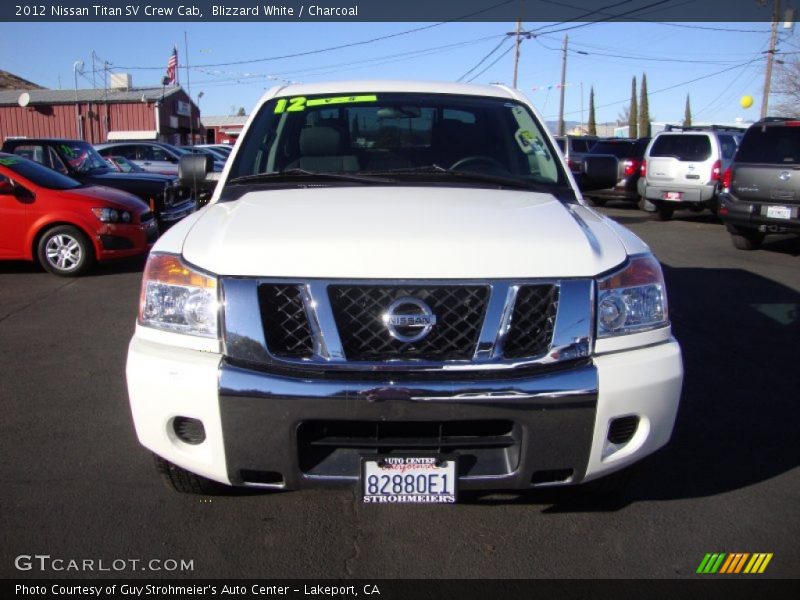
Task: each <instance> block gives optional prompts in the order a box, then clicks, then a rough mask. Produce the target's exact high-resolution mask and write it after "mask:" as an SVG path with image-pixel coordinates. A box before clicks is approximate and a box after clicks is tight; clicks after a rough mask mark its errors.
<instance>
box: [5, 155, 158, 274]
mask: <svg viewBox="0 0 800 600" xmlns="http://www.w3.org/2000/svg"><path fill="white" fill-rule="evenodd" d="M157 237H158V228H157V227H156V221H155V218H154V217H153V213H152V212H151V211H150V208H149V207H148V206H147V205H146V204H145V203H144V202H142V201H141V200H140V199H139V198H137V197H136V196H134V195H133V194H128V193H127V192H123V191H120V190H115V189H112V188H108V187H103V186H95V185H90V186H87V185H82V184H81V183H80V182H78V181H76V180H74V179H71V178H70V177H67V176H66V175H62V174H60V173H58V172H56V171H53V170H52V169H48V168H47V167H44V166H42V165H40V164H39V163H36V162H34V161H31V160H27V159H25V158H22V157H21V156H17V155H14V154H6V153H0V258H2V259H12V260H32V261H38V262H39V264H41V265H42V267H44V268H45V269H47V270H48V271H50V272H51V273H54V274H55V275H62V276H68V277H71V276H76V275H81V274H83V273H85V272H86V271H87V270H88V269H89V268H90V267H91V266H92V265H93V264H94V262H95V261H106V260H112V259H117V258H128V257H132V256H137V255H140V254H144V253H146V252H147V251H148V250H149V248H150V246H151V245H152V243H153V242H155V240H156V238H157Z"/></svg>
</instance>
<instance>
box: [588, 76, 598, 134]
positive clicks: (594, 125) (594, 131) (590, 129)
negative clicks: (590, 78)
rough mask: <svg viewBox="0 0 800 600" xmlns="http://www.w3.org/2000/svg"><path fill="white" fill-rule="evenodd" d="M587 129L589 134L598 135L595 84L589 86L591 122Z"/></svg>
mask: <svg viewBox="0 0 800 600" xmlns="http://www.w3.org/2000/svg"><path fill="white" fill-rule="evenodd" d="M587 129H588V132H587V133H588V134H589V135H597V122H596V121H595V116H594V86H592V87H591V88H589V123H588V125H587Z"/></svg>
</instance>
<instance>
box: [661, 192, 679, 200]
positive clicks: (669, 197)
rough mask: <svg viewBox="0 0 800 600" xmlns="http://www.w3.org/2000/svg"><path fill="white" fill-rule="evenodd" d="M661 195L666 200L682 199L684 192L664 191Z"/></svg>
mask: <svg viewBox="0 0 800 600" xmlns="http://www.w3.org/2000/svg"><path fill="white" fill-rule="evenodd" d="M661 197H662V198H663V199H664V200H680V199H681V198H683V192H664V193H663V194H662V195H661Z"/></svg>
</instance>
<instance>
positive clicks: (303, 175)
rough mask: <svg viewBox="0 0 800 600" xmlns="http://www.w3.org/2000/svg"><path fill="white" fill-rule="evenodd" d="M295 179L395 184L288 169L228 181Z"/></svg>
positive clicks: (385, 180)
mask: <svg viewBox="0 0 800 600" xmlns="http://www.w3.org/2000/svg"><path fill="white" fill-rule="evenodd" d="M295 179H299V180H305V179H333V180H337V181H350V182H354V183H393V182H392V180H390V179H385V178H381V177H373V176H371V175H360V174H357V173H332V172H330V171H308V170H306V169H286V170H285V171H275V172H272V173H258V174H256V175H243V176H242V177H234V178H233V179H231V180H230V181H228V183H230V184H246V183H261V182H270V181H281V180H295Z"/></svg>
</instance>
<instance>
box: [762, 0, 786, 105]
mask: <svg viewBox="0 0 800 600" xmlns="http://www.w3.org/2000/svg"><path fill="white" fill-rule="evenodd" d="M780 15H781V0H775V1H774V3H773V5H772V27H771V28H770V34H769V50H767V70H766V73H765V74H764V92H763V95H762V97H761V118H762V119H763V118H765V117H766V116H767V110H768V109H769V88H770V86H771V85H772V63H773V62H774V61H775V46H777V44H778V19H780Z"/></svg>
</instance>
